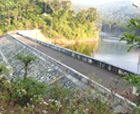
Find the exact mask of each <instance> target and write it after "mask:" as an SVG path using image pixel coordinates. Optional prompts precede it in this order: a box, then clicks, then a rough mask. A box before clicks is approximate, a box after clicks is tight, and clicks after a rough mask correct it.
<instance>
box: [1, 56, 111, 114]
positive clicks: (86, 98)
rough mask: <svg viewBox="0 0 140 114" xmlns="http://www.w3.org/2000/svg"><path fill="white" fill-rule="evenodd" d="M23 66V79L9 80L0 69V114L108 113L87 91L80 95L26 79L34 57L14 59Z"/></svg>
mask: <svg viewBox="0 0 140 114" xmlns="http://www.w3.org/2000/svg"><path fill="white" fill-rule="evenodd" d="M15 57H16V58H17V59H19V60H20V61H21V62H22V63H23V64H24V65H25V68H24V70H25V73H24V77H22V78H13V79H11V80H10V81H9V80H8V76H9V73H8V69H7V68H6V67H5V66H3V65H1V66H0V73H1V76H0V113H5V114H7V113H8V114H12V113H18V114H24V113H27V114H31V113H38V114H46V113H49V114H74V113H75V114H79V113H82V114H94V113H96V114H101V113H104V114H111V113H112V112H111V111H110V107H109V105H107V104H104V103H101V101H100V99H93V96H92V95H91V91H90V89H88V90H87V91H85V92H84V93H81V92H80V91H79V90H78V89H76V90H73V91H70V90H69V89H63V88H62V87H61V86H60V84H59V82H56V83H55V84H53V85H46V84H44V83H41V82H38V81H36V80H34V79H32V78H28V77H27V71H28V65H29V64H30V62H31V61H34V60H35V58H33V57H31V56H24V55H17V56H15Z"/></svg>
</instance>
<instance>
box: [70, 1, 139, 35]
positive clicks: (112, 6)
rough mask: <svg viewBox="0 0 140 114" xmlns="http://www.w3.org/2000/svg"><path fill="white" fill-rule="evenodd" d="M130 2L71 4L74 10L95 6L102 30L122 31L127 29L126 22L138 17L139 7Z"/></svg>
mask: <svg viewBox="0 0 140 114" xmlns="http://www.w3.org/2000/svg"><path fill="white" fill-rule="evenodd" d="M132 4H133V3H132V2H131V1H129V0H120V1H114V2H107V3H103V4H102V3H98V4H89V6H88V5H85V6H84V5H80V4H79V5H78V4H73V6H74V7H75V8H74V9H75V10H76V11H79V10H81V9H84V8H86V9H87V8H89V7H91V6H93V7H96V8H97V10H98V13H99V14H100V16H101V18H102V31H105V32H113V33H123V32H125V31H126V30H127V22H129V21H130V19H131V18H139V17H140V9H139V8H135V7H134V6H132Z"/></svg>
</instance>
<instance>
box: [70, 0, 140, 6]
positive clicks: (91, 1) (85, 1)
mask: <svg viewBox="0 0 140 114" xmlns="http://www.w3.org/2000/svg"><path fill="white" fill-rule="evenodd" d="M71 1H72V2H73V3H81V4H90V5H92V4H94V3H105V2H113V1H121V0H71ZM128 1H132V2H133V3H135V4H137V5H140V0H128Z"/></svg>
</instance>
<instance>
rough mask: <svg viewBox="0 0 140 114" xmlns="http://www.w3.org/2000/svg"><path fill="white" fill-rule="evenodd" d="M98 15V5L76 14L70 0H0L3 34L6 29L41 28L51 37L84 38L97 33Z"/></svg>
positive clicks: (0, 28)
mask: <svg viewBox="0 0 140 114" xmlns="http://www.w3.org/2000/svg"><path fill="white" fill-rule="evenodd" d="M43 13H46V16H44V15H43ZM97 18H98V14H97V11H96V8H89V9H87V10H84V11H80V12H79V13H77V14H76V13H75V12H74V11H73V10H71V1H70V0H67V1H64V0H35V1H34V0H22V1H21V0H20V1H19V0H1V1H0V36H2V35H3V34H5V33H7V31H13V30H25V29H26V30H27V29H28V30H30V29H41V31H42V32H43V33H44V35H45V36H48V37H53V38H58V37H65V38H67V39H74V40H79V39H80V40H83V39H86V38H89V37H90V38H92V37H95V32H96V25H95V21H96V20H97ZM50 35H51V36H50Z"/></svg>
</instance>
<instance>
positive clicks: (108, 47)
mask: <svg viewBox="0 0 140 114" xmlns="http://www.w3.org/2000/svg"><path fill="white" fill-rule="evenodd" d="M99 35H100V43H99V45H98V43H97V44H77V45H73V46H69V47H68V48H69V49H71V50H74V51H77V52H80V53H82V54H85V55H88V56H91V57H93V58H95V59H98V60H100V61H104V62H107V63H109V64H112V65H115V66H118V67H121V68H124V69H126V70H129V71H132V72H135V73H137V63H138V57H139V52H140V49H139V48H133V49H132V50H131V51H130V52H127V50H128V48H129V46H128V45H126V41H122V42H119V39H120V38H121V36H116V35H112V34H107V33H103V32H100V34H99ZM97 50H98V51H97Z"/></svg>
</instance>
